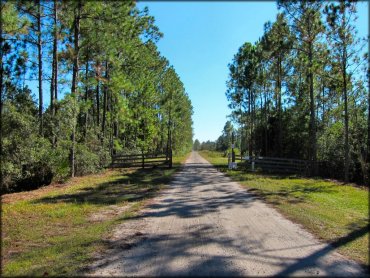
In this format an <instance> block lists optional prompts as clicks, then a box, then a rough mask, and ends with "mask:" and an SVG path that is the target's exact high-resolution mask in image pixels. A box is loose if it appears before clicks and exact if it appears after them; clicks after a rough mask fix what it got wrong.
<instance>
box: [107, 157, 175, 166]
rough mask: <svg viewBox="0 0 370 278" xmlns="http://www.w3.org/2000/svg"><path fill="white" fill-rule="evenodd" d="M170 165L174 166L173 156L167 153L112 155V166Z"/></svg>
mask: <svg viewBox="0 0 370 278" xmlns="http://www.w3.org/2000/svg"><path fill="white" fill-rule="evenodd" d="M160 165H168V167H170V168H172V156H171V155H166V154H149V153H147V154H116V155H113V156H112V163H111V164H110V167H111V168H129V167H141V168H145V167H154V166H160Z"/></svg>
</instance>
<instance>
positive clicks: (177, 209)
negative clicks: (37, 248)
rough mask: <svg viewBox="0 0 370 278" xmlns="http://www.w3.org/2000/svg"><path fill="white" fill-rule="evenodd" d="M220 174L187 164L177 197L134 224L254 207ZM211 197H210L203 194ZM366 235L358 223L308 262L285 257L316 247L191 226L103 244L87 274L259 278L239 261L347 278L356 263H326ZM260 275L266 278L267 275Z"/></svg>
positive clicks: (156, 206)
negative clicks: (113, 270)
mask: <svg viewBox="0 0 370 278" xmlns="http://www.w3.org/2000/svg"><path fill="white" fill-rule="evenodd" d="M217 172H218V171H217V170H216V169H215V168H213V167H212V166H210V165H204V164H197V163H189V164H187V165H186V167H184V169H183V173H182V175H179V176H178V177H177V178H176V180H175V181H173V182H172V183H171V190H175V191H172V193H171V194H169V196H166V193H164V197H163V199H162V200H161V201H160V202H157V203H153V204H150V205H148V206H147V209H146V210H145V211H144V212H143V213H142V214H140V215H138V216H135V217H132V218H131V220H135V219H137V220H140V219H146V218H164V217H166V216H175V217H176V218H186V219H190V218H197V217H201V216H206V215H207V214H209V213H210V212H215V211H222V210H226V209H232V208H236V207H242V208H248V207H250V206H251V205H252V204H253V202H254V201H255V200H256V197H255V196H254V195H253V194H249V193H248V192H246V191H244V190H240V191H236V190H235V189H232V188H230V187H229V186H228V184H229V183H230V179H229V178H228V177H226V176H224V175H218V174H217ZM209 184H212V185H213V186H212V188H211V189H210V188H209V186H208V187H207V185H209ZM295 190H300V189H299V188H296V189H295ZM207 191H210V193H212V194H211V195H206V194H202V193H203V192H207ZM194 192H195V193H194ZM197 193H198V194H197ZM368 229H369V226H368V224H367V223H365V226H364V223H354V224H353V225H352V230H351V232H350V233H349V234H348V235H347V236H345V237H342V238H339V239H337V240H335V241H333V242H332V243H331V245H327V246H325V247H323V248H321V249H319V250H318V251H315V252H311V253H310V254H309V255H308V256H305V257H299V258H297V257H289V256H285V255H284V251H285V250H288V249H295V250H301V249H304V248H310V247H312V246H316V245H317V244H307V245H303V244H301V245H299V244H298V243H293V244H292V246H290V247H286V248H281V249H277V248H275V249H274V248H270V249H268V248H266V247H265V246H264V245H263V244H262V242H264V241H265V240H267V238H266V237H267V236H268V234H266V235H265V234H261V235H259V240H255V238H254V237H248V234H247V235H246V236H245V237H244V239H243V240H240V239H236V238H232V237H229V236H228V235H227V234H225V233H220V230H218V229H217V227H215V225H210V224H206V223H205V224H202V223H199V224H198V225H193V226H189V227H188V229H187V230H186V231H184V232H183V233H181V232H180V233H156V234H152V233H150V232H149V233H148V234H145V233H134V234H132V235H131V236H130V237H125V238H120V239H115V240H109V241H106V242H105V244H106V245H107V246H109V248H110V251H109V254H107V255H106V256H104V259H102V260H100V261H98V262H97V263H96V264H95V265H94V267H93V268H91V269H89V270H88V271H89V272H90V271H94V270H96V269H101V268H104V267H106V266H109V265H112V264H115V263H118V266H117V267H118V268H121V269H120V271H121V272H118V273H121V274H122V275H123V274H124V275H135V274H136V275H137V273H139V275H140V273H141V272H140V271H141V270H142V269H141V267H142V266H145V268H148V269H149V270H150V273H152V275H155V276H162V275H171V276H209V275H211V276H248V275H256V271H255V269H240V264H239V266H238V267H237V266H236V265H234V264H233V262H235V261H238V260H239V261H240V260H242V263H243V262H246V261H247V260H249V261H250V263H249V264H248V265H249V266H250V265H253V264H263V265H266V268H267V269H268V267H269V266H271V267H275V268H276V267H278V268H280V269H282V270H281V271H280V272H279V273H277V275H276V276H289V275H294V274H295V273H296V272H298V271H300V273H302V271H303V273H304V275H305V276H312V275H315V276H316V275H328V273H329V274H330V276H348V272H346V269H347V267H354V268H356V264H354V263H353V262H351V261H346V262H345V263H342V262H340V263H339V262H338V261H334V262H332V263H329V262H327V261H326V262H325V266H323V262H322V260H323V259H324V256H326V255H327V254H328V253H330V252H332V251H334V250H335V249H336V248H338V247H340V246H343V245H345V244H346V243H348V242H351V241H353V240H356V239H357V238H359V237H361V236H363V235H364V234H365V233H366V232H368ZM206 246H218V247H219V248H220V249H223V250H231V251H230V252H225V253H223V254H217V253H213V254H206V253H204V254H202V252H200V251H199V250H202V248H205V247H206ZM148 247H150V248H148ZM316 250H317V248H316ZM128 254H129V255H128ZM224 254H228V255H224ZM122 258H124V261H122V260H123V259H122ZM179 261H181V262H183V264H182V265H180V266H179V265H177V266H176V267H174V264H176V263H178V262H179ZM320 268H324V269H325V273H323V272H321V273H317V270H315V269H320ZM257 275H261V276H266V274H265V273H264V272H263V271H261V272H259V273H257ZM356 275H357V276H358V275H359V274H358V273H357V274H356Z"/></svg>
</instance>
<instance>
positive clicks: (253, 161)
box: [236, 156, 311, 175]
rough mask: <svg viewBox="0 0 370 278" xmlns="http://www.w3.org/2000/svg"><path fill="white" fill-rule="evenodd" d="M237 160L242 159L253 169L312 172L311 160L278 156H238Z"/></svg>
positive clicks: (241, 160) (303, 173)
mask: <svg viewBox="0 0 370 278" xmlns="http://www.w3.org/2000/svg"><path fill="white" fill-rule="evenodd" d="M236 160H238V161H240V163H241V164H242V165H245V166H247V167H249V168H250V169H252V170H258V169H261V170H262V171H267V172H279V173H296V174H301V175H308V174H309V173H310V168H311V167H310V165H311V163H310V161H308V160H300V159H289V158H277V157H262V156H256V157H248V156H246V157H238V158H236Z"/></svg>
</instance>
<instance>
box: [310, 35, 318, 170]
mask: <svg viewBox="0 0 370 278" xmlns="http://www.w3.org/2000/svg"><path fill="white" fill-rule="evenodd" d="M312 56H313V54H312V43H311V42H310V43H309V53H308V58H309V73H308V75H309V85H310V124H309V135H310V136H309V137H310V139H309V142H310V160H311V162H312V167H313V168H312V174H313V175H317V146H316V120H315V98H314V91H313V73H312V66H313V63H312V60H313V57H312Z"/></svg>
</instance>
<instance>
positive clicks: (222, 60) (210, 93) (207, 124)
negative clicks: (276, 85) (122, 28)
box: [138, 1, 368, 141]
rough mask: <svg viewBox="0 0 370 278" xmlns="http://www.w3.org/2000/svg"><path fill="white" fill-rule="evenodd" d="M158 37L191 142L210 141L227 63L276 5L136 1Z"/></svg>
mask: <svg viewBox="0 0 370 278" xmlns="http://www.w3.org/2000/svg"><path fill="white" fill-rule="evenodd" d="M145 6H147V7H148V8H149V13H150V14H151V15H153V16H154V17H155V23H156V25H157V26H158V27H159V29H160V30H161V32H163V33H164V37H163V38H162V39H161V40H160V41H159V42H158V48H159V50H160V52H161V54H162V55H163V56H165V57H166V58H167V59H168V60H169V61H170V63H171V64H172V65H173V66H174V68H175V70H176V71H177V73H178V74H179V76H180V78H181V80H182V82H183V83H184V86H185V89H186V92H187V93H188V94H189V97H190V99H191V101H192V104H193V108H194V115H193V121H194V139H196V138H197V139H199V140H200V141H206V140H216V139H217V138H218V136H219V135H220V134H221V131H222V129H223V126H224V124H225V122H226V120H227V115H229V114H230V112H231V111H230V110H229V109H228V107H227V104H228V102H227V99H226V96H225V92H226V81H227V79H228V67H227V65H228V63H230V62H231V60H232V58H233V56H234V54H235V53H236V52H237V50H238V48H239V47H240V46H241V45H242V44H243V43H244V42H246V41H249V42H255V41H256V40H257V39H258V38H259V37H260V36H261V35H262V34H263V25H264V23H265V22H267V21H269V20H270V21H274V19H275V17H276V14H277V12H278V10H277V5H276V2H272V1H268V2H257V1H256V2H248V1H246V2H226V1H225V2H186V1H185V2H183V1H179V2H175V1H173V2H166V1H164V2H145V1H140V2H138V7H139V8H143V7H145ZM358 11H359V13H358V15H359V20H358V23H357V26H358V29H359V34H360V35H361V36H365V35H367V34H368V3H367V2H363V3H359V5H358Z"/></svg>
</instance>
